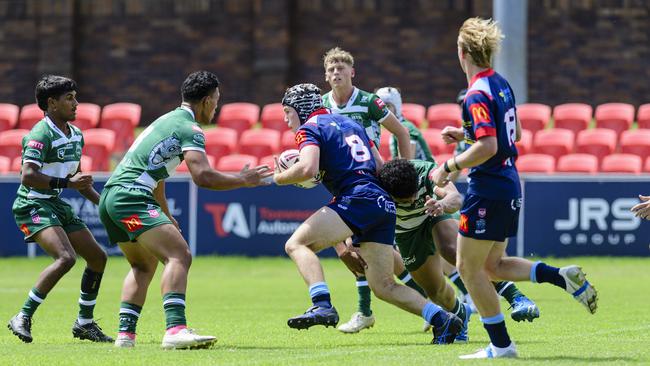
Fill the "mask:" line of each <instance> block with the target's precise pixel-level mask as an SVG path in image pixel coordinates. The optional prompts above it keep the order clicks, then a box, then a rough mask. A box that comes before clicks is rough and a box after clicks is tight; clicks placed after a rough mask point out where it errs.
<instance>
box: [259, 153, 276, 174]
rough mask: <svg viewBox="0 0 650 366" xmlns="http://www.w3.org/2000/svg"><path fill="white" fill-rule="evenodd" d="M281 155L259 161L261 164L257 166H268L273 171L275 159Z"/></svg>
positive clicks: (268, 156) (270, 156)
mask: <svg viewBox="0 0 650 366" xmlns="http://www.w3.org/2000/svg"><path fill="white" fill-rule="evenodd" d="M279 155H280V154H277V155H267V156H265V157H263V158H261V159H260V161H259V163H258V164H257V165H266V166H268V167H269V168H271V170H274V169H275V157H276V156H279Z"/></svg>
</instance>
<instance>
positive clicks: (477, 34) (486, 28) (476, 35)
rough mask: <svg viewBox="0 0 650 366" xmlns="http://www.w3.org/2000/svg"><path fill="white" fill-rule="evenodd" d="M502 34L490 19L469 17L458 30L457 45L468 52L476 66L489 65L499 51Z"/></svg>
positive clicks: (495, 23)
mask: <svg viewBox="0 0 650 366" xmlns="http://www.w3.org/2000/svg"><path fill="white" fill-rule="evenodd" d="M502 39H503V34H502V33H501V29H499V26H498V24H497V22H496V21H494V20H492V19H482V18H478V17H476V18H469V19H467V20H466V21H465V22H464V23H463V25H462V26H461V27H460V31H459V32H458V46H459V47H460V48H461V49H462V50H463V52H464V53H467V54H469V55H470V56H471V57H472V60H473V61H474V64H476V66H480V67H490V66H491V65H492V57H493V56H494V55H495V54H496V53H497V52H498V51H499V46H500V45H501V40H502Z"/></svg>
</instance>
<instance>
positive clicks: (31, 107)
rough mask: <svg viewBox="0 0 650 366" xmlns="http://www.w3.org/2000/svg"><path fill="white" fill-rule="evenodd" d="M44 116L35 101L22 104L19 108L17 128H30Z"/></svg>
mask: <svg viewBox="0 0 650 366" xmlns="http://www.w3.org/2000/svg"><path fill="white" fill-rule="evenodd" d="M43 117H45V112H43V111H42V110H41V109H40V108H38V105H37V104H36V103H34V104H27V105H24V106H23V108H22V109H21V110H20V117H19V118H18V128H23V129H26V130H31V129H32V127H34V125H35V124H36V123H38V121H40V120H42V119H43Z"/></svg>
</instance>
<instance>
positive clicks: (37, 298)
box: [20, 287, 47, 318]
mask: <svg viewBox="0 0 650 366" xmlns="http://www.w3.org/2000/svg"><path fill="white" fill-rule="evenodd" d="M45 296H47V294H42V293H41V292H40V291H38V289H37V288H36V287H34V288H32V290H31V291H29V295H28V296H27V300H25V303H24V304H23V307H22V309H20V312H21V313H23V315H24V316H27V317H29V318H31V317H32V316H33V315H34V312H36V309H37V308H38V306H39V305H40V304H41V303H42V302H43V301H44V300H45Z"/></svg>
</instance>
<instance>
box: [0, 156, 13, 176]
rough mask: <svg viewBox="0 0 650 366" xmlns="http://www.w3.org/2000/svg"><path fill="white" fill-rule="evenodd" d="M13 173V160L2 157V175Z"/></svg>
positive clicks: (0, 172)
mask: <svg viewBox="0 0 650 366" xmlns="http://www.w3.org/2000/svg"><path fill="white" fill-rule="evenodd" d="M10 171H11V159H9V158H8V157H6V156H0V174H6V173H9V172H10Z"/></svg>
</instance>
